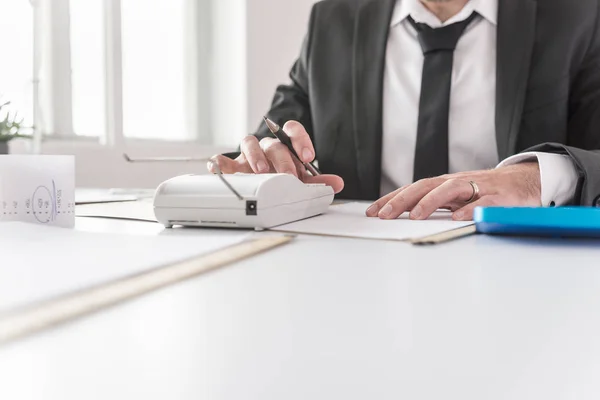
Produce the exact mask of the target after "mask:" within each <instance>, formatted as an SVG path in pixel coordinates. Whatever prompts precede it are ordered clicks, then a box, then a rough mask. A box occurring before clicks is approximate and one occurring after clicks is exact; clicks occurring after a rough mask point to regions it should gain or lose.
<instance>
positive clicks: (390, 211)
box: [367, 162, 542, 221]
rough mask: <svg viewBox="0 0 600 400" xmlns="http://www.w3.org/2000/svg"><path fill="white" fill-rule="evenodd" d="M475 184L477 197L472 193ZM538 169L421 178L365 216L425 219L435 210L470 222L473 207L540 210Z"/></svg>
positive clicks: (532, 164)
mask: <svg viewBox="0 0 600 400" xmlns="http://www.w3.org/2000/svg"><path fill="white" fill-rule="evenodd" d="M470 182H474V183H475V184H476V186H477V187H478V188H479V194H478V196H477V197H476V198H475V199H472V201H471V202H470V203H467V202H468V201H469V200H470V199H471V198H472V197H473V195H474V194H475V190H474V187H473V185H471V183H470ZM541 186H542V185H541V177H540V167H539V164H538V163H537V162H529V163H523V164H516V165H509V166H506V167H502V168H498V169H494V170H489V171H475V172H460V173H457V174H452V175H444V176H441V177H438V178H430V179H424V180H421V181H419V182H416V183H413V184H412V185H408V186H405V187H402V188H400V189H398V190H396V191H395V192H392V193H390V194H388V195H387V196H384V197H382V198H381V199H379V200H377V201H376V202H375V203H374V204H373V205H372V206H371V207H370V208H369V209H368V210H367V216H369V217H379V218H381V219H396V218H398V217H399V216H400V215H402V214H404V213H405V212H407V211H410V218H411V219H416V220H424V219H427V218H429V217H430V216H431V215H432V214H433V213H434V212H435V211H437V210H438V209H447V210H451V211H452V212H453V215H452V218H453V219H454V220H457V221H469V220H472V219H473V210H474V209H475V208H476V207H480V206H482V207H490V206H505V207H519V206H521V207H539V206H541V203H542V200H541V197H542V189H541Z"/></svg>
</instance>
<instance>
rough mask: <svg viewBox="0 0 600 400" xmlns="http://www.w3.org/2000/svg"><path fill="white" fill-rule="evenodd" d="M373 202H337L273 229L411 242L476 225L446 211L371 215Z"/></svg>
mask: <svg viewBox="0 0 600 400" xmlns="http://www.w3.org/2000/svg"><path fill="white" fill-rule="evenodd" d="M368 207H369V204H366V203H356V202H355V203H346V204H342V205H334V206H332V207H330V208H329V211H328V212H327V213H326V214H323V215H320V216H317V217H314V218H309V219H305V220H302V221H298V222H292V223H291V224H286V225H282V226H278V227H276V228H273V229H272V230H274V231H279V232H290V233H300V234H309V235H321V236H337V237H349V238H359V239H378V240H398V241H409V240H413V239H420V238H423V237H427V236H432V235H437V234H440V233H444V232H447V231H451V230H455V229H460V228H464V227H467V226H472V225H473V223H472V222H457V221H453V220H452V214H451V213H450V212H446V211H439V212H437V213H435V214H434V215H433V216H432V217H431V218H430V219H429V220H426V221H412V220H410V219H409V218H408V213H407V214H404V215H403V216H401V217H400V218H398V219H395V220H381V219H379V218H368V217H367V216H366V214H365V212H366V210H367V208H368Z"/></svg>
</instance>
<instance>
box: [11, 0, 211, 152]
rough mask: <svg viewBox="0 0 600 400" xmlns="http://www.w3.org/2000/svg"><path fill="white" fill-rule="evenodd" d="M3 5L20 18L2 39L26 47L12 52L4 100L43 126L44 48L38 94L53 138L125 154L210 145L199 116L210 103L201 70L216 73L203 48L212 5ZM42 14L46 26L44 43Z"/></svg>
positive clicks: (23, 1) (139, 0) (40, 1)
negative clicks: (143, 148)
mask: <svg viewBox="0 0 600 400" xmlns="http://www.w3.org/2000/svg"><path fill="white" fill-rule="evenodd" d="M1 1H2V2H8V3H10V4H11V8H10V11H9V12H10V13H11V18H6V21H5V22H8V23H9V25H8V26H7V25H6V24H5V23H4V24H0V34H3V36H2V37H19V38H20V40H19V41H13V42H10V41H6V42H5V44H8V46H9V49H10V50H11V51H14V52H15V55H16V56H15V59H17V60H18V63H14V64H11V65H10V67H11V70H9V71H7V73H6V77H7V78H5V79H4V80H3V78H2V76H0V94H1V93H6V96H7V97H8V95H10V96H11V98H13V99H14V106H15V107H19V108H21V109H22V110H23V111H22V112H23V113H24V115H27V117H28V118H29V119H30V120H31V121H32V122H33V109H34V107H33V103H34V102H35V101H34V97H35V96H34V95H33V93H34V88H33V82H34V81H35V79H34V78H33V77H32V76H33V73H32V71H33V70H34V68H33V54H34V50H33V43H34V42H35V47H36V49H37V52H39V53H40V54H42V55H43V57H42V60H41V62H40V65H41V71H40V73H39V77H40V90H39V91H38V92H37V93H38V95H39V99H40V101H39V102H40V104H41V106H40V109H41V113H40V115H41V117H42V119H43V121H42V123H41V125H42V126H43V128H41V129H42V130H43V131H44V133H46V134H50V135H54V136H57V137H61V138H62V137H67V138H69V137H71V138H76V137H91V138H95V139H96V140H98V141H99V142H101V143H104V144H109V145H115V146H116V145H118V144H121V143H126V142H128V141H131V140H139V139H151V140H155V141H156V140H160V141H172V142H173V141H175V142H176V141H203V142H207V141H209V140H210V138H209V137H208V134H209V132H208V130H207V129H204V130H202V131H201V130H200V129H199V125H200V124H202V126H207V125H208V121H204V120H199V119H202V118H203V117H199V115H203V114H201V113H200V112H198V108H199V106H198V105H199V104H200V100H201V99H200V97H201V96H208V93H200V90H199V87H200V86H199V85H198V84H197V82H198V80H199V79H200V78H199V77H198V75H199V74H200V69H199V67H198V60H203V61H202V62H204V63H207V57H205V55H203V54H202V55H201V54H199V53H200V51H205V50H201V49H204V48H205V46H199V45H198V43H199V40H200V36H201V35H207V34H208V33H209V32H208V27H207V26H205V24H199V23H198V16H199V15H202V12H201V10H200V8H202V7H207V6H208V4H207V3H208V2H209V0H31V1H32V3H33V4H34V5H35V7H32V6H31V4H30V3H29V1H28V0H1ZM3 11H5V10H4V9H3ZM34 14H35V15H36V16H38V18H39V20H40V21H42V23H41V24H39V26H38V27H37V28H36V29H37V30H38V31H39V32H38V33H37V34H35V35H34V33H33V30H34V28H33V20H34V18H33V16H34ZM13 16H15V17H14V18H13ZM24 21H25V23H24ZM36 21H37V19H36ZM11 24H12V25H11ZM13 25H14V26H13ZM8 32H10V33H8ZM16 32H19V33H18V34H17V33H16ZM34 36H35V37H36V38H37V40H34V39H33V37H34ZM21 38H28V39H29V40H28V41H25V40H22V39H21ZM48 38H51V39H48ZM202 40H205V38H202ZM23 43H30V44H32V45H31V47H30V48H27V47H26V46H25V47H24V46H23V45H22V44H23ZM203 68H204V67H203ZM3 69H4V67H3ZM204 70H205V68H204ZM15 76H17V77H18V79H15ZM8 77H10V79H8ZM5 81H6V82H5ZM204 115H205V114H204ZM37 122H39V121H37ZM203 135H204V136H206V137H203Z"/></svg>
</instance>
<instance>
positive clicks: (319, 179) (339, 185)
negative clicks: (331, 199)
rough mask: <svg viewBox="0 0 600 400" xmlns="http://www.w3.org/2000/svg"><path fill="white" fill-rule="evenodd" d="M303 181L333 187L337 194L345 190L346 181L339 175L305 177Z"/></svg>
mask: <svg viewBox="0 0 600 400" xmlns="http://www.w3.org/2000/svg"><path fill="white" fill-rule="evenodd" d="M303 181H304V183H324V184H326V185H327V186H331V187H332V188H333V191H334V192H335V194H338V193H339V192H341V191H342V190H343V189H344V180H343V179H342V178H341V177H339V176H337V175H317V176H305V177H304V178H303Z"/></svg>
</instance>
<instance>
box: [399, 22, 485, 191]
mask: <svg viewBox="0 0 600 400" xmlns="http://www.w3.org/2000/svg"><path fill="white" fill-rule="evenodd" d="M475 17H477V13H473V14H472V15H471V16H470V17H469V18H468V19H466V20H465V21H462V22H457V23H455V24H452V25H448V26H444V27H442V28H437V29H433V28H431V27H430V26H429V25H426V24H418V23H416V22H415V20H413V19H412V18H411V17H408V20H409V22H410V23H411V24H412V26H413V27H414V28H415V29H416V31H417V32H418V34H419V43H420V44H421V49H422V50H423V55H424V56H425V63H424V64H423V80H422V82H421V100H420V103H419V128H418V130H417V146H416V149H415V165H414V167H415V170H414V180H415V182H416V181H418V180H419V179H424V178H431V177H434V176H440V175H444V174H447V173H448V118H449V114H450V87H451V84H452V64H453V61H454V49H455V48H456V44H457V43H458V40H459V39H460V37H461V36H462V34H463V32H464V31H465V29H466V28H467V26H469V24H470V23H471V22H472V21H473V20H474V19H475Z"/></svg>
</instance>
